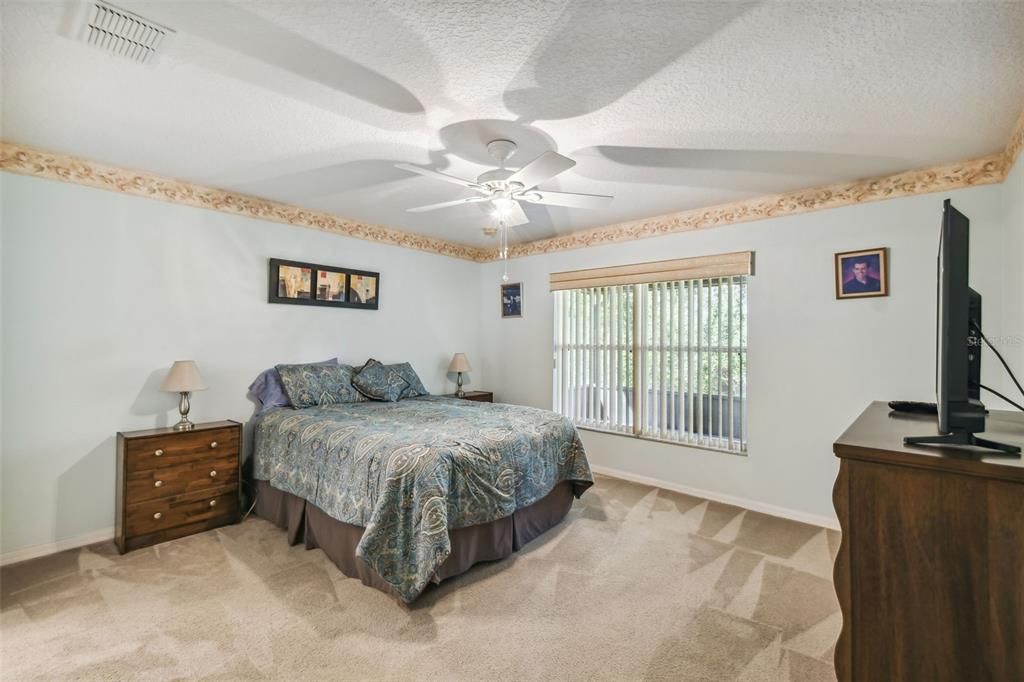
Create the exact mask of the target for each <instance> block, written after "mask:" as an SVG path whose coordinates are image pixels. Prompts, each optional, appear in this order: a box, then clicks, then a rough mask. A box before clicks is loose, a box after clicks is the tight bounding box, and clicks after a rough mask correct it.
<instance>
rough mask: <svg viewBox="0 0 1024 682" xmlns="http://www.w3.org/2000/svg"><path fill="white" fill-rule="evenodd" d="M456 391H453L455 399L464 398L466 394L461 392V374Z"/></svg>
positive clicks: (460, 373) (460, 374)
mask: <svg viewBox="0 0 1024 682" xmlns="http://www.w3.org/2000/svg"><path fill="white" fill-rule="evenodd" d="M458 386H459V388H458V390H457V391H455V397H456V398H465V397H466V392H465V391H463V390H462V372H459V381H458Z"/></svg>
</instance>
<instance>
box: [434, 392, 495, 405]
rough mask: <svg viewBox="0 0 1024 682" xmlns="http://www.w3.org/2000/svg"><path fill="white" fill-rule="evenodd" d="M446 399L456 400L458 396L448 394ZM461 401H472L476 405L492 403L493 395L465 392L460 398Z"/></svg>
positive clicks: (489, 393)
mask: <svg viewBox="0 0 1024 682" xmlns="http://www.w3.org/2000/svg"><path fill="white" fill-rule="evenodd" d="M445 397H446V398H458V397H459V396H458V395H456V394H454V393H449V394H448V395H447V396H445ZM462 399H463V400H472V401H473V402H477V403H493V402H494V394H493V393H491V392H490V391H466V393H465V395H463V396H462Z"/></svg>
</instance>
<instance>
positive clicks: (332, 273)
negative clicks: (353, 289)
mask: <svg viewBox="0 0 1024 682" xmlns="http://www.w3.org/2000/svg"><path fill="white" fill-rule="evenodd" d="M314 294H315V295H316V300H317V302H318V303H321V304H324V305H338V304H341V303H345V302H347V301H348V273H347V272H345V271H344V270H340V269H335V268H329V267H325V266H322V265H320V266H317V268H316V289H315V291H314Z"/></svg>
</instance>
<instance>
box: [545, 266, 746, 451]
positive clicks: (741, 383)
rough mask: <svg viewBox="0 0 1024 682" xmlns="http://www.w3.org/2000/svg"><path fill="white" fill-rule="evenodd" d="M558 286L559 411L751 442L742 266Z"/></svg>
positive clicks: (589, 421)
mask: <svg viewBox="0 0 1024 682" xmlns="http://www.w3.org/2000/svg"><path fill="white" fill-rule="evenodd" d="M554 296H555V306H554V309H555V312H554V314H555V320H554V323H555V324H554V326H555V338H554V348H555V358H554V405H555V410H556V411H558V412H560V413H561V414H564V415H566V416H567V417H569V418H570V419H572V420H573V421H574V422H575V423H576V424H578V425H580V426H583V427H589V428H595V429H601V430H607V431H614V432H621V433H632V434H635V435H638V436H642V437H647V438H653V439H658V440H666V441H672V442H679V443H686V444H692V445H701V446H705V447H713V448H720V449H726V450H739V451H742V450H745V449H746V441H747V438H746V390H747V382H746V370H747V328H746V325H747V315H746V308H747V278H746V277H745V276H742V275H741V276H724V277H705V278H699V279H685V280H676V281H661V282H644V283H634V284H625V285H613V286H593V287H585V288H573V289H563V290H558V291H555V292H554Z"/></svg>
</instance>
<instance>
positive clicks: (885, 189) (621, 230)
mask: <svg viewBox="0 0 1024 682" xmlns="http://www.w3.org/2000/svg"><path fill="white" fill-rule="evenodd" d="M1022 147H1024V113H1022V114H1021V116H1020V118H1019V119H1018V121H1017V124H1016V126H1015V127H1014V130H1013V133H1012V135H1011V136H1010V140H1009V142H1008V143H1007V145H1006V149H1005V150H1003V151H1002V152H1000V153H997V154H990V155H989V156H983V157H981V158H977V159H971V160H968V161H958V162H956V163H949V164H943V165H939V166H932V167H929V168H921V169H917V170H911V171H905V172H903V173H897V174H895V175H888V176H884V177H877V178H869V179H865V180H856V181H853V182H842V183H836V184H833V185H827V186H823V187H814V188H811V189H805V190H798V191H795V192H786V193H783V194H777V195H771V196H766V197H757V198H754V199H746V200H743V201H737V202H733V203H729V204H722V205H719V206H711V207H707V208H697V209H690V210H686V211H680V212H678V213H670V214H668V215H662V216H656V217H652V218H642V219H639V220H631V221H628V222H624V223H617V224H614V225H606V226H604V227H597V228H594V229H590V230H582V231H580V232H574V233H571V234H567V235H562V236H559V237H552V238H550V239H541V240H538V241H534V242H528V243H525V244H514V245H511V246H509V257H510V258H520V257H524V256H534V255H538V254H544V253H552V252H555V251H565V250H568V249H581V248H586V247H589V246H599V245H601V244H613V243H617V242H624V241H631V240H634V239H646V238H649V237H659V236H662V235H666V234H673V233H676V232H686V231H689V230H701V229H707V228H712V227H721V226H724V225H733V224H736V223H745V222H751V221H754V220H763V219H765V218H777V217H781V216H786V215H796V214H799V213H808V212H810V211H821V210H824V209H829V208H839V207H842V206H851V205H854V204H862V203H867V202H871V201H881V200H883V199H895V198H897V197H906V196H911V195H915V194H928V193H931V192H945V191H949V190H954V189H960V188H962V187H973V186H976V185H987V184H994V183H999V182H1002V181H1003V180H1005V179H1006V176H1007V174H1008V173H1009V171H1010V169H1011V168H1012V167H1013V165H1014V163H1015V162H1016V161H1017V158H1018V157H1019V156H1020V153H1021V149H1022ZM0 170H5V171H9V172H12V173H18V174H21V175H31V176H35V177H41V178H48V179H51V180H59V181H62V182H71V183H75V184H79V185H85V186H88V187H96V188H99V189H106V190H110V191H114V192H121V193H123V194H131V195H134V196H141V197H147V198H151V199H159V200H161V201H169V202H173V203H178V204H185V205H188V206H195V207H198V208H206V209H210V210H214V211H221V212H223V213H231V214H235V215H243V216H247V217H250V218H258V219H262V220H270V221H273V222H278V223H284V224H287V225H296V226H299V227H307V228H310V229H314V230H322V231H324V232H330V233H333V234H338V235H342V236H346V237H353V238H355V239H365V240H367V241H373V242H378V243H381V244H390V245H392V246H400V247H403V248H407V249H416V250H418V251H426V252H428V253H435V254H440V255H442V256H451V257H453V258H461V259H464V260H470V261H474V262H478V263H485V262H488V261H494V260H498V250H497V249H496V248H494V249H490V248H481V247H476V246H470V245H468V244H461V243H458V242H452V241H447V240H444V239H438V238H435V237H428V236H425V235H420V234H415V233H411V232H404V231H402V230H397V229H395V228H392V227H387V226H385V225H374V224H370V223H363V222H360V221H358V220H353V219H351V218H345V217H342V216H338V215H334V214H332V213H325V212H322V211H313V210H308V209H304V208H301V207H299V206H293V205H291V204H285V203H281V202H277V201H271V200H269V199H261V198H259V197H254V196H249V195H245V194H239V193H236V192H231V191H228V190H223V189H216V188H212V187H204V186H202V185H196V184H192V183H188V182H183V181H181V180H174V179H171V178H166V177H162V176H159V175H153V174H150V173H145V172H141V171H132V170H128V169H124V168H118V167H116V166H110V165H105V164H101V163H96V162H92V161H86V160H83V159H79V158H76V157H73V156H67V155H64V154H56V153H50V152H44V151H41V150H39V149H35V148H33V147H29V146H26V145H20V144H16V143H13V142H8V141H0Z"/></svg>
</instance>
